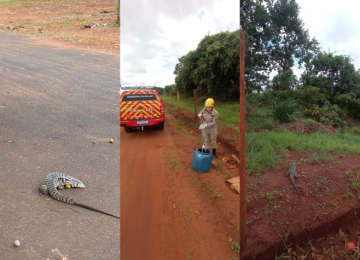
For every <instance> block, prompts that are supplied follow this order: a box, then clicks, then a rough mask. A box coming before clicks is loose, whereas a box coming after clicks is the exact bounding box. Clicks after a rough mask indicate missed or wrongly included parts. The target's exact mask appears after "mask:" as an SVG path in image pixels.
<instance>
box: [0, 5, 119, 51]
mask: <svg viewBox="0 0 360 260" xmlns="http://www.w3.org/2000/svg"><path fill="white" fill-rule="evenodd" d="M0 6H1V8H0V30H4V31H8V32H12V33H15V34H21V35H27V36H29V37H31V38H35V39H37V40H41V42H42V43H43V44H46V45H52V46H57V47H61V48H71V49H82V50H88V51H91V52H100V53H106V54H111V55H117V56H120V29H119V24H116V20H117V12H116V6H117V1H116V0H112V1H100V0H93V1H85V0H52V1H43V0H33V1H25V2H20V1H0ZM95 24H100V25H104V24H106V25H105V26H100V27H95V28H84V26H85V25H90V26H93V25H95Z"/></svg>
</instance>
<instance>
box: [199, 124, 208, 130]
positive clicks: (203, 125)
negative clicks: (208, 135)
mask: <svg viewBox="0 0 360 260" xmlns="http://www.w3.org/2000/svg"><path fill="white" fill-rule="evenodd" d="M205 127H207V124H202V125H200V127H199V129H200V130H203V129H204V128H205Z"/></svg>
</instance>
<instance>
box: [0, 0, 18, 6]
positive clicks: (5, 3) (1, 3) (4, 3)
mask: <svg viewBox="0 0 360 260" xmlns="http://www.w3.org/2000/svg"><path fill="white" fill-rule="evenodd" d="M0 5H21V2H9V1H0Z"/></svg>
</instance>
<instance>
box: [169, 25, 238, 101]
mask: <svg viewBox="0 0 360 260" xmlns="http://www.w3.org/2000/svg"><path fill="white" fill-rule="evenodd" d="M239 42H240V35H239V30H237V31H234V32H228V31H226V32H220V33H218V34H214V35H206V36H205V37H204V38H203V39H202V40H201V41H200V43H199V44H198V47H197V49H196V50H194V51H190V52H189V53H188V54H186V55H185V56H183V57H181V58H179V63H178V64H176V66H175V70H174V74H175V75H177V76H176V78H175V82H176V86H177V88H178V89H179V90H183V91H186V92H190V91H192V90H193V89H197V90H198V91H199V92H200V93H203V94H210V93H212V94H216V95H218V96H223V97H228V96H234V95H237V96H238V95H239V65H240V61H239V59H240V56H239V47H240V46H239Z"/></svg>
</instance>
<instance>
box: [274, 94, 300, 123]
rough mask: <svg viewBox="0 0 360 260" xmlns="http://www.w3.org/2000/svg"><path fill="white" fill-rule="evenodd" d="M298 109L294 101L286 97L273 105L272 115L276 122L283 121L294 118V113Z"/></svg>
mask: <svg viewBox="0 0 360 260" xmlns="http://www.w3.org/2000/svg"><path fill="white" fill-rule="evenodd" d="M299 109H300V106H299V105H298V104H297V103H296V101H294V100H291V99H288V100H284V101H281V102H279V103H277V104H274V106H273V111H272V114H273V117H274V120H275V121H276V122H280V123H285V122H289V121H294V120H295V113H296V112H297V111H298V110H299Z"/></svg>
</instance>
